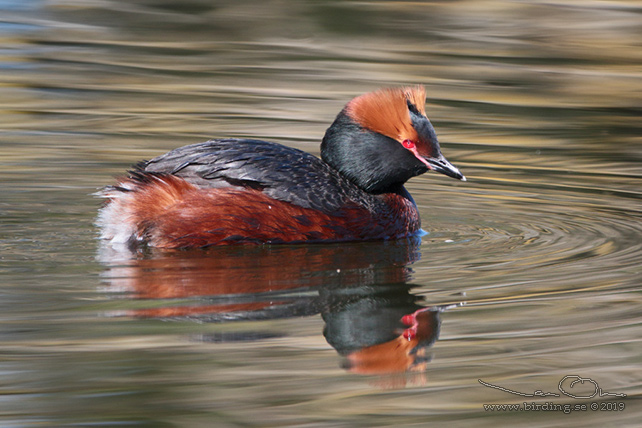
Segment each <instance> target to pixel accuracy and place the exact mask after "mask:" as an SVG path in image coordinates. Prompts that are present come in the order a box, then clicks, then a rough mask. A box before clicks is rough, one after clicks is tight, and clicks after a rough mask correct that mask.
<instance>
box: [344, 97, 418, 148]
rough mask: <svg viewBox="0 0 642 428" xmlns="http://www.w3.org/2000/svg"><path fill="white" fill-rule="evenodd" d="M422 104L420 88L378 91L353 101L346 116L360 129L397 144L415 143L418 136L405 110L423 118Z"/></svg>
mask: <svg viewBox="0 0 642 428" xmlns="http://www.w3.org/2000/svg"><path fill="white" fill-rule="evenodd" d="M425 104H426V90H425V89H424V87H423V86H408V87H403V88H390V89H381V90H379V91H376V92H371V93H368V94H364V95H361V96H359V97H357V98H354V99H353V100H352V101H350V103H349V104H348V105H347V107H346V113H347V114H348V116H350V118H351V119H352V120H354V121H355V122H356V123H358V124H359V125H361V126H362V127H363V128H366V129H369V130H371V131H374V132H377V133H379V134H381V135H385V136H386V137H389V138H392V139H393V140H397V141H399V142H403V141H405V140H409V141H414V142H417V141H418V140H419V135H418V134H417V131H416V130H415V128H414V127H413V125H412V121H411V118H410V113H409V108H414V109H415V110H416V111H417V112H419V113H420V114H421V115H422V116H425V115H426V111H425ZM411 106H412V107H411Z"/></svg>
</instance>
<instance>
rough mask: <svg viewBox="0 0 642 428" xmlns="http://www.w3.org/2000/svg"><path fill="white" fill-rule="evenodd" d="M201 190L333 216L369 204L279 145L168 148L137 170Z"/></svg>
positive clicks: (315, 162) (243, 142)
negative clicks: (257, 194)
mask: <svg viewBox="0 0 642 428" xmlns="http://www.w3.org/2000/svg"><path fill="white" fill-rule="evenodd" d="M136 170H137V171H138V172H155V173H161V174H171V175H175V176H177V177H181V178H183V179H185V180H186V181H188V182H190V183H193V184H195V185H198V186H200V187H206V188H220V187H234V188H239V189H240V188H252V189H258V190H261V191H263V192H264V193H265V194H267V195H268V196H270V197H272V198H275V199H278V200H281V201H285V202H290V203H293V204H295V205H298V206H301V207H304V208H313V209H318V210H321V211H323V212H325V213H328V214H330V213H333V212H336V211H337V210H339V209H340V208H341V207H343V206H344V205H345V204H346V203H348V202H349V201H354V202H358V203H361V204H364V205H366V206H367V205H370V204H371V203H373V202H374V201H373V200H371V197H368V195H367V194H365V192H363V191H362V190H361V189H359V188H358V187H357V186H355V185H354V184H352V183H351V182H349V181H348V180H347V179H345V178H343V177H342V176H341V175H340V174H339V173H338V172H337V171H336V170H334V169H333V168H331V167H330V166H329V165H328V164H327V163H325V162H324V161H322V160H321V159H319V158H317V157H315V156H313V155H311V154H309V153H306V152H304V151H301V150H298V149H294V148H291V147H286V146H283V145H281V144H276V143H270V142H266V141H260V140H251V139H234V138H229V139H220V140H210V141H206V142H204V143H198V144H192V145H189V146H184V147H180V148H177V149H175V150H172V151H170V152H168V153H166V154H164V155H161V156H159V157H157V158H154V159H152V160H150V161H145V162H141V163H140V164H138V165H137V166H136Z"/></svg>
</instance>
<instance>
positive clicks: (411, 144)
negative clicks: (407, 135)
mask: <svg viewBox="0 0 642 428" xmlns="http://www.w3.org/2000/svg"><path fill="white" fill-rule="evenodd" d="M401 144H403V146H404V147H405V148H407V149H414V148H415V142H414V141H412V140H403V143H401Z"/></svg>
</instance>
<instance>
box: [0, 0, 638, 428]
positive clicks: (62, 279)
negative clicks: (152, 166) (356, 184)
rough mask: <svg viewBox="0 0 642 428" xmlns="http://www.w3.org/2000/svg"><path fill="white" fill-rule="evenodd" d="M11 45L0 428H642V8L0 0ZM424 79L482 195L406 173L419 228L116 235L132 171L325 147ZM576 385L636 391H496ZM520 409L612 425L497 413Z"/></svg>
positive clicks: (3, 57)
mask: <svg viewBox="0 0 642 428" xmlns="http://www.w3.org/2000/svg"><path fill="white" fill-rule="evenodd" d="M0 41H1V43H0V100H1V101H0V165H1V166H2V168H0V319H1V320H2V324H1V328H0V352H1V354H0V372H1V373H2V381H1V383H0V385H1V387H0V393H1V395H0V424H2V426H15V427H23V426H24V427H26V426H96V425H100V426H112V425H120V426H134V425H135V426H154V427H159V426H180V427H185V426H189V427H197V426H222V427H223V426H230V427H231V426H364V427H365V426H368V427H371V426H390V425H394V426H422V425H424V424H428V423H437V424H446V423H448V424H449V425H452V426H459V425H470V424H471V423H472V424H474V425H476V426H497V425H498V424H510V425H512V426H526V425H540V426H560V425H583V426H589V425H593V426H635V425H637V424H639V420H640V418H641V417H642V406H640V394H641V393H642V386H641V385H642V370H640V365H641V363H642V357H640V351H641V346H640V345H641V343H642V342H641V339H640V337H641V336H642V324H641V321H640V320H641V318H640V314H641V310H640V307H641V303H642V295H641V294H640V285H641V278H642V225H641V212H642V201H641V196H642V191H641V187H640V184H641V183H642V180H641V178H642V163H641V161H642V146H641V143H642V141H641V138H640V135H641V132H642V125H641V124H642V122H641V120H640V116H641V113H642V3H640V2H637V1H624V0H622V1H588V2H572V1H526V0H525V1H501V0H500V1H465V0H462V1H446V2H392V1H360V2H353V1H324V2H320V1H313V0H306V1H298V2H291V1H276V0H275V1H263V2H247V1H206V0H186V1H182V2H173V1H165V0H100V1H98V0H0ZM416 83H418V84H424V85H425V86H426V89H427V93H428V101H427V112H428V116H429V117H430V118H431V120H432V122H433V124H434V125H435V128H436V129H437V132H438V134H439V137H440V141H441V142H442V149H443V152H444V154H445V155H446V156H447V157H448V158H449V160H451V161H452V162H453V163H454V164H455V165H457V166H458V167H460V169H461V170H462V172H463V173H464V174H465V175H466V176H467V178H468V180H469V181H468V182H465V183H460V182H455V181H454V180H450V179H447V178H445V177H442V176H437V174H426V175H424V176H421V177H418V178H415V179H413V180H412V181H411V182H410V183H409V185H408V189H409V190H410V192H411V193H412V194H413V196H414V198H415V200H416V201H417V203H418V205H419V208H420V212H421V215H422V219H423V225H424V229H425V230H426V231H427V232H428V234H427V235H426V236H424V237H423V238H422V239H421V240H420V241H409V242H405V241H404V242H395V243H368V244H351V245H321V246H305V245H303V246H293V247H292V246H290V247H288V246H284V247H265V248H263V247H260V248H256V247H254V248H225V249H212V250H208V251H195V252H192V251H190V252H169V253H163V252H153V253H151V254H147V255H145V256H144V257H143V256H141V257H134V258H122V257H118V256H115V255H114V254H110V252H109V250H108V249H105V248H101V246H100V245H99V243H98V242H97V240H96V230H95V228H94V226H93V221H94V219H95V215H96V211H97V209H98V207H99V201H98V200H96V199H95V198H93V197H92V196H91V193H93V192H95V191H96V190H97V189H98V188H100V187H101V186H104V185H107V184H110V183H112V182H113V180H114V177H116V176H118V175H121V174H123V173H124V171H125V170H126V169H127V168H128V167H129V166H130V165H131V164H132V163H134V162H136V161H138V160H141V159H149V158H151V157H154V156H157V155H159V154H161V153H164V152H165V151H167V150H169V149H172V148H175V147H178V146H181V145H185V144H190V143H196V142H200V141H204V140H206V139H209V138H215V137H230V136H231V137H252V138H260V139H264V140H270V141H276V142H280V143H283V144H286V145H290V146H294V147H297V148H301V149H304V150H306V151H309V152H312V153H315V154H318V144H319V142H320V139H321V137H322V135H323V133H324V130H325V128H326V127H327V126H328V125H329V124H330V123H331V122H332V120H333V118H334V116H335V115H336V114H337V113H338V112H339V110H340V109H341V108H342V107H343V105H344V104H345V103H346V102H347V101H348V100H349V99H350V98H352V97H354V96H356V95H359V94H361V93H364V92H368V91H371V90H374V89H377V88H379V87H384V86H394V85H399V84H416ZM422 308H425V310H424V311H422ZM417 310H419V311H420V312H415V311H417ZM413 313H415V315H416V316H412V315H411V314H413ZM404 315H411V320H410V322H408V318H404V319H405V320H406V321H407V322H406V323H405V324H404V323H401V322H399V320H400V319H401V318H402V317H403V316H404ZM413 324H414V326H413ZM412 327H414V328H416V331H415V332H414V333H412V331H411V330H412ZM409 331H411V334H409V333H408V332H409ZM409 338H410V340H408V339H409ZM570 375H576V376H581V377H582V378H585V379H589V378H590V379H592V380H594V381H595V382H597V383H599V386H600V387H601V388H602V389H603V390H604V392H611V393H619V394H626V397H621V396H620V397H615V396H609V395H606V396H602V397H600V396H599V395H596V396H595V397H593V398H591V399H575V398H572V397H569V396H567V395H562V394H560V395H561V396H560V397H551V396H548V397H529V398H525V397H524V396H523V395H517V394H511V393H508V392H506V391H503V390H499V389H494V388H489V387H485V386H483V385H482V384H480V383H479V380H480V379H481V380H483V381H484V382H487V383H490V384H494V385H498V386H502V387H503V388H505V389H510V390H513V391H519V392H522V393H525V394H533V392H534V391H536V390H541V391H544V392H555V393H558V394H559V390H558V389H557V388H558V384H559V382H560V380H561V379H563V378H564V377H565V376H570ZM567 390H569V388H567ZM580 390H581V391H583V392H584V393H586V391H589V393H588V394H584V395H590V393H591V392H592V391H594V387H593V385H592V384H589V382H588V381H587V382H586V383H585V384H583V385H579V384H578V385H576V386H575V389H574V390H573V391H576V392H577V391H580ZM575 395H576V396H579V395H582V394H581V393H579V392H577V393H576V394H575ZM524 402H527V403H539V404H543V403H553V404H571V405H575V404H585V405H587V406H588V405H590V404H593V403H597V404H598V405H599V406H600V408H601V409H611V410H610V411H600V409H598V411H591V410H590V409H589V410H586V411H577V412H573V413H571V414H564V413H563V412H560V411H529V412H526V411H521V412H509V411H488V410H486V409H485V408H484V406H483V405H484V404H503V403H513V404H515V403H516V404H521V403H524ZM622 403H623V404H622ZM610 404H615V405H617V406H620V405H622V406H623V407H624V409H623V410H622V408H621V407H610ZM613 409H615V410H613Z"/></svg>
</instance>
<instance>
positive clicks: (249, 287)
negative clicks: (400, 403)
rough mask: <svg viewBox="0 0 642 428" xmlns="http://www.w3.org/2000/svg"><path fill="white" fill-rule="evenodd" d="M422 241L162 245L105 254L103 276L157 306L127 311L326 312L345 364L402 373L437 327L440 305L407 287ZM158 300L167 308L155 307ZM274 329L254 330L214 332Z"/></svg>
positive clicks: (413, 366)
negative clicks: (144, 253) (138, 253)
mask: <svg viewBox="0 0 642 428" xmlns="http://www.w3.org/2000/svg"><path fill="white" fill-rule="evenodd" d="M419 243H420V239H419V238H413V239H409V240H402V241H389V242H371V243H354V244H341V245H338V244H332V245H316V246H314V245H305V246H268V247H263V246H258V247H236V246H235V247H217V248H212V249H210V250H207V251H200V250H199V251H183V252H179V253H176V252H161V253H154V254H151V257H148V258H133V259H131V260H129V261H123V260H115V261H114V262H113V263H112V262H110V261H109V260H108V259H104V260H103V262H104V263H105V264H106V265H107V270H106V272H105V274H104V277H105V278H106V280H107V283H108V285H109V286H110V288H111V289H112V290H114V291H118V292H124V293H126V296H129V297H131V298H134V299H140V300H142V301H145V300H154V304H153V306H154V307H153V308H149V307H148V308H140V309H133V310H129V311H126V312H120V314H124V315H127V316H132V317H137V318H160V319H179V320H184V319H194V320H198V321H200V322H228V321H234V320H262V319H276V318H291V317H297V316H310V315H315V314H319V313H320V314H321V315H322V317H323V320H324V321H325V328H324V335H325V337H326V340H327V341H328V343H329V344H330V345H331V346H333V347H334V348H335V349H336V350H337V352H339V354H340V355H342V356H343V357H344V360H345V367H346V368H347V369H349V370H350V371H352V372H355V373H363V374H384V373H404V372H406V371H420V370H422V369H423V368H424V366H425V363H426V361H428V359H427V357H426V356H425V351H426V349H427V348H428V347H429V346H431V345H432V344H433V343H434V341H435V340H436V339H437V337H438V334H439V313H440V308H426V307H424V306H422V305H421V304H420V303H421V302H420V300H421V298H420V297H418V296H415V295H413V294H412V293H411V292H410V291H411V286H410V285H409V284H408V281H409V279H410V276H411V274H412V271H411V269H410V267H409V265H410V264H411V263H412V262H414V261H416V260H417V259H418V258H419V252H418V247H419ZM284 261H287V262H284ZM186 298H190V300H191V302H192V304H190V305H186V304H185V299H186ZM158 299H163V301H164V302H166V303H167V305H165V306H163V307H158ZM172 299H176V300H172ZM175 302H180V303H175ZM140 303H143V302H140ZM172 303H175V304H172ZM269 336H270V334H267V335H265V334H262V333H261V332H256V331H253V332H246V334H245V335H244V334H239V333H238V332H235V333H233V334H229V335H226V334H225V333H221V334H219V335H217V336H214V337H211V338H210V339H212V340H216V341H223V340H254V339H257V338H258V339H260V338H264V337H269ZM206 340H207V338H206Z"/></svg>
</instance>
